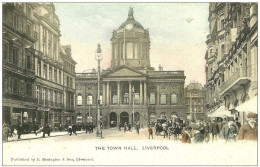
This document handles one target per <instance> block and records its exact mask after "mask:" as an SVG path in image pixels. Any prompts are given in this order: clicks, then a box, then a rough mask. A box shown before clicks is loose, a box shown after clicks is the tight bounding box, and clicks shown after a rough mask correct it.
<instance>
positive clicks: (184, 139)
mask: <svg viewBox="0 0 260 167" xmlns="http://www.w3.org/2000/svg"><path fill="white" fill-rule="evenodd" d="M190 133H191V126H187V127H186V128H185V131H184V133H183V135H182V139H181V142H182V143H191V139H190Z"/></svg>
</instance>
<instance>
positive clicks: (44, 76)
mask: <svg viewBox="0 0 260 167" xmlns="http://www.w3.org/2000/svg"><path fill="white" fill-rule="evenodd" d="M43 78H45V79H47V65H46V64H44V66H43Z"/></svg>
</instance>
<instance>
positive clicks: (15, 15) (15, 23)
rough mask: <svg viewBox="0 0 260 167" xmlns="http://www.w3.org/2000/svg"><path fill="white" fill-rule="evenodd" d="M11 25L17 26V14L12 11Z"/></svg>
mask: <svg viewBox="0 0 260 167" xmlns="http://www.w3.org/2000/svg"><path fill="white" fill-rule="evenodd" d="M13 26H14V27H15V28H18V15H17V14H15V13H14V15H13Z"/></svg>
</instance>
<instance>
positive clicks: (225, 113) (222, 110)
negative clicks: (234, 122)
mask: <svg viewBox="0 0 260 167" xmlns="http://www.w3.org/2000/svg"><path fill="white" fill-rule="evenodd" d="M230 116H232V114H231V112H230V111H228V110H226V109H225V106H220V107H219V108H218V109H216V110H215V111H214V112H212V113H211V114H208V117H211V118H216V117H221V118H225V117H230Z"/></svg>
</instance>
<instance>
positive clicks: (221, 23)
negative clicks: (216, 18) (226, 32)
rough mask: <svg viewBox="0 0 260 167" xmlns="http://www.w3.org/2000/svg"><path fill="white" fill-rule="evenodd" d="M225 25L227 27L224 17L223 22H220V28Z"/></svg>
mask: <svg viewBox="0 0 260 167" xmlns="http://www.w3.org/2000/svg"><path fill="white" fill-rule="evenodd" d="M224 27H225V20H224V19H222V20H221V22H220V28H221V29H224Z"/></svg>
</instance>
